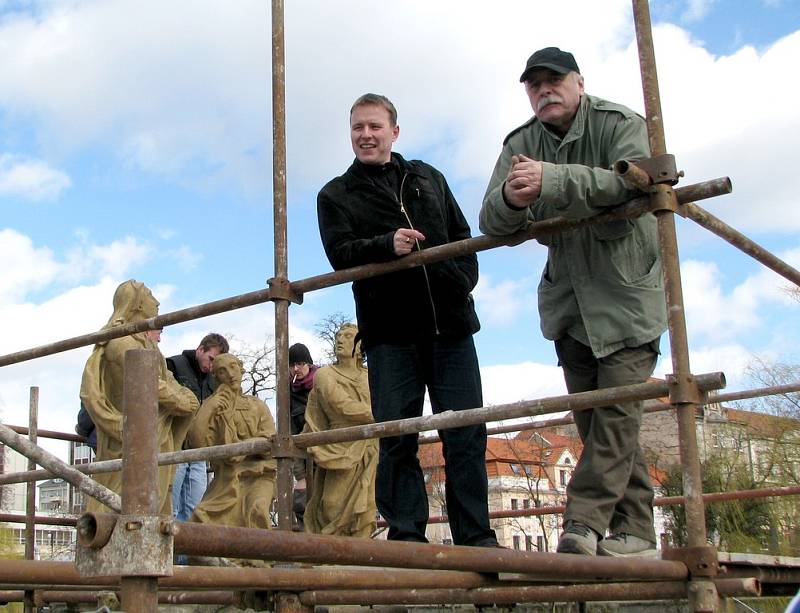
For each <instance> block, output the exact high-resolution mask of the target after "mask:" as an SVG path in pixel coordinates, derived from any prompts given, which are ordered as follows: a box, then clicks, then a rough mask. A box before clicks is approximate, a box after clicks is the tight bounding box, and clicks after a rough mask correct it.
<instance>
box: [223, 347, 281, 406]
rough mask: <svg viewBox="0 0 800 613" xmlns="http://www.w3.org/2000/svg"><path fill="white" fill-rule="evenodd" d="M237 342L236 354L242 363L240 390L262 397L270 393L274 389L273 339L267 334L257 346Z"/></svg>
mask: <svg viewBox="0 0 800 613" xmlns="http://www.w3.org/2000/svg"><path fill="white" fill-rule="evenodd" d="M228 338H231V337H228ZM237 344H239V347H240V348H239V349H238V350H237V351H236V355H237V356H238V357H239V359H241V360H242V364H243V365H244V368H243V371H244V373H243V376H242V390H243V391H244V393H245V394H250V395H252V396H260V397H262V398H263V397H265V396H268V395H270V394H271V393H272V392H273V391H274V390H275V341H274V340H273V338H272V337H271V336H268V337H267V338H266V340H264V342H263V344H261V345H259V346H253V345H248V344H247V343H243V342H242V343H237Z"/></svg>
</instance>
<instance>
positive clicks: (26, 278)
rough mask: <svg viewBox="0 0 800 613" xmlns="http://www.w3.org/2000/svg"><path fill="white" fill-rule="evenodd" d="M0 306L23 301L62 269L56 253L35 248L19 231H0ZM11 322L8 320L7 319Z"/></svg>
mask: <svg viewBox="0 0 800 613" xmlns="http://www.w3.org/2000/svg"><path fill="white" fill-rule="evenodd" d="M0 270H2V271H3V274H2V276H0V304H2V303H4V302H7V301H14V300H19V299H21V298H23V297H24V296H25V295H26V294H27V293H28V292H30V291H36V290H38V289H41V288H43V287H45V286H46V285H47V284H48V283H50V282H51V281H53V279H55V278H56V276H57V275H58V273H59V271H60V270H61V266H60V264H59V263H58V262H56V261H55V259H54V257H53V252H52V251H51V250H50V249H48V248H46V247H44V248H36V247H34V245H33V241H32V240H31V239H30V238H29V237H27V236H24V235H23V234H20V233H19V232H17V231H16V230H11V229H4V230H0ZM4 321H9V320H4Z"/></svg>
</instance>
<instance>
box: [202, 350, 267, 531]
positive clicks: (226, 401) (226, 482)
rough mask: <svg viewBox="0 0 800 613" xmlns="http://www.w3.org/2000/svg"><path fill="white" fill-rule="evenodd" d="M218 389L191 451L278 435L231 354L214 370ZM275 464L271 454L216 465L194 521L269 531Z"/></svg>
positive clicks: (216, 363) (208, 403)
mask: <svg viewBox="0 0 800 613" xmlns="http://www.w3.org/2000/svg"><path fill="white" fill-rule="evenodd" d="M211 374H212V375H213V376H214V379H215V380H216V382H217V390H216V391H215V392H214V394H212V395H211V396H210V397H209V398H207V399H206V400H204V401H203V405H202V406H201V407H200V410H199V411H198V412H197V415H196V416H195V418H194V421H193V422H192V426H191V428H190V429H189V435H188V441H189V445H190V447H192V448H195V449H196V448H200V447H210V446H212V445H227V444H229V443H239V442H242V441H246V440H248V439H251V438H261V437H264V438H266V437H270V436H272V435H273V434H275V422H274V421H273V420H272V415H271V414H270V412H269V408H268V407H267V405H266V404H265V403H264V401H263V400H261V399H260V398H258V397H256V396H245V395H244V394H243V393H242V362H241V360H239V358H237V357H236V356H234V355H232V354H230V353H223V354H220V355H219V356H217V358H216V359H215V360H214V362H213V364H212V366H211ZM275 469H276V462H275V460H274V459H271V457H270V456H269V455H261V454H258V455H247V456H235V457H232V458H220V459H217V460H211V470H212V471H213V472H214V479H213V480H212V481H211V485H209V486H208V489H207V490H206V493H205V494H204V495H203V499H202V500H201V501H200V504H198V505H197V507H195V509H194V513H193V514H192V517H191V518H190V519H189V521H193V522H200V523H206V524H222V525H226V526H236V527H240V528H264V529H266V528H269V527H270V521H269V508H270V505H271V504H272V499H273V497H274V492H275Z"/></svg>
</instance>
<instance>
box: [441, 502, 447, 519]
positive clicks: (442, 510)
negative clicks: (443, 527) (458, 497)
mask: <svg viewBox="0 0 800 613" xmlns="http://www.w3.org/2000/svg"><path fill="white" fill-rule="evenodd" d="M440 509H441V512H442V517H447V505H446V504H443V505H442V506H441V507H440Z"/></svg>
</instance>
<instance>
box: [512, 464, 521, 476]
mask: <svg viewBox="0 0 800 613" xmlns="http://www.w3.org/2000/svg"><path fill="white" fill-rule="evenodd" d="M511 472H512V473H514V474H515V475H518V474H519V466H518V465H517V464H512V465H511Z"/></svg>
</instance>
